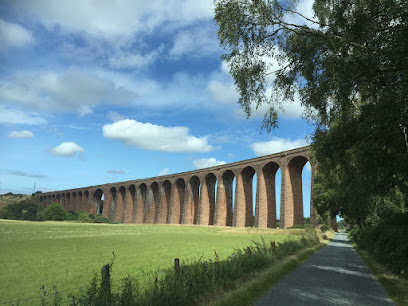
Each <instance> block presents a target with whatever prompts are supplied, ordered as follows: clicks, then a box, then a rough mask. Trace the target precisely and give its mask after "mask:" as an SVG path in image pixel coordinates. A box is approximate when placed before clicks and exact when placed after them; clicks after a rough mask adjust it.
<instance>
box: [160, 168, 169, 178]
mask: <svg viewBox="0 0 408 306" xmlns="http://www.w3.org/2000/svg"><path fill="white" fill-rule="evenodd" d="M167 174H170V169H169V168H164V169H163V170H162V171H160V173H159V176H162V175H167Z"/></svg>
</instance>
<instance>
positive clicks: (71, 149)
mask: <svg viewBox="0 0 408 306" xmlns="http://www.w3.org/2000/svg"><path fill="white" fill-rule="evenodd" d="M84 151H85V150H84V149H83V148H81V147H80V146H79V145H77V144H76V143H75V142H63V143H61V144H60V145H59V146H58V147H55V148H52V149H50V153H51V154H53V155H56V156H63V157H72V156H74V155H75V154H76V153H81V152H84Z"/></svg>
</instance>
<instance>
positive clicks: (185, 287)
mask: <svg viewBox="0 0 408 306" xmlns="http://www.w3.org/2000/svg"><path fill="white" fill-rule="evenodd" d="M319 243H320V241H319V238H318V236H317V234H316V232H315V231H314V230H308V231H306V234H305V235H304V236H302V237H301V239H297V240H287V241H284V242H281V243H275V242H273V241H271V242H269V243H267V242H266V241H265V240H264V239H263V238H262V240H261V241H252V244H251V245H249V246H247V247H245V248H241V249H236V250H235V252H234V253H232V254H231V255H230V256H229V257H227V258H226V259H225V260H220V258H219V256H218V254H217V252H214V256H213V258H212V259H209V260H205V261H203V260H202V259H197V260H195V261H193V262H191V263H185V262H182V263H181V265H180V266H179V267H178V268H177V269H172V268H169V269H166V270H165V271H164V273H162V274H160V275H161V276H160V277H159V274H153V275H152V277H151V278H150V281H149V283H148V285H147V286H141V285H140V284H139V282H138V280H137V279H136V278H132V277H126V278H124V279H122V283H121V285H120V286H119V287H118V288H116V289H115V288H112V285H111V282H110V281H106V279H105V280H103V281H101V280H99V278H98V276H97V275H96V274H95V276H94V278H93V280H92V281H91V283H90V284H89V286H88V288H87V290H86V291H85V292H83V293H82V294H79V295H70V296H69V300H68V301H67V303H68V304H70V305H190V304H197V303H199V302H200V300H201V299H203V298H204V297H205V296H206V295H210V294H213V293H214V292H216V291H218V290H225V289H231V288H234V286H235V285H236V283H237V280H243V279H245V277H247V276H249V275H250V274H252V273H254V272H256V271H259V270H261V269H263V268H266V267H268V266H270V265H272V264H273V263H274V262H276V261H277V260H279V259H281V258H285V257H287V256H289V255H292V254H295V253H296V252H299V251H300V250H302V249H305V248H309V247H312V246H315V245H318V244H319ZM114 289H115V290H114ZM55 296H56V295H55V294H50V295H49V299H48V300H47V299H43V301H44V304H43V305H59V302H60V299H57V300H56V299H55Z"/></svg>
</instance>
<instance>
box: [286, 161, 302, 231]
mask: <svg viewBox="0 0 408 306" xmlns="http://www.w3.org/2000/svg"><path fill="white" fill-rule="evenodd" d="M307 162H308V160H307V159H306V157H304V156H296V157H294V158H292V159H291V160H290V161H289V163H288V165H287V169H286V182H285V184H287V185H288V186H287V187H286V191H285V206H286V207H285V209H284V214H285V215H284V218H285V220H284V222H285V224H284V227H285V228H287V227H291V226H303V225H304V211H303V186H302V171H303V168H304V166H305V164H306V163H307Z"/></svg>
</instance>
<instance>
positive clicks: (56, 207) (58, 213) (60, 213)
mask: <svg viewBox="0 0 408 306" xmlns="http://www.w3.org/2000/svg"><path fill="white" fill-rule="evenodd" d="M41 218H42V219H43V220H44V221H46V220H50V221H64V220H66V219H67V212H66V211H65V209H64V207H63V206H62V205H61V204H59V203H54V204H51V205H50V206H48V207H47V208H46V209H44V210H43V211H42V212H41Z"/></svg>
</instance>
